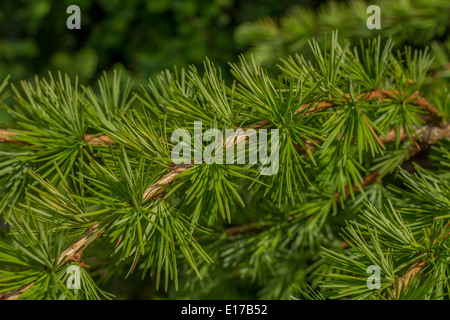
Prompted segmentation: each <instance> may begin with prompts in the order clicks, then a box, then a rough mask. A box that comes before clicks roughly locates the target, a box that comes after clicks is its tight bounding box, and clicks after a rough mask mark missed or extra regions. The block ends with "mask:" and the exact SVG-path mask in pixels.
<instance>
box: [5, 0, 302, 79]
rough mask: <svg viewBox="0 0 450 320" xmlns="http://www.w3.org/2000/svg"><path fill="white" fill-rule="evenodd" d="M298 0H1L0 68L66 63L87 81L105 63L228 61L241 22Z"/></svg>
mask: <svg viewBox="0 0 450 320" xmlns="http://www.w3.org/2000/svg"><path fill="white" fill-rule="evenodd" d="M294 2H295V1H291V0H290V1H287V2H286V1H285V2H284V3H283V4H282V3H280V2H279V1H266V2H265V3H264V4H261V3H260V2H256V3H255V2H254V1H235V0H215V1H199V0H152V1H146V0H131V1H118V0H116V1H89V0H78V1H75V2H74V1H69V0H65V1H60V0H40V1H33V0H26V1H19V2H17V1H9V2H5V1H3V2H2V3H1V4H0V61H1V62H0V73H1V74H11V77H12V79H13V80H14V81H16V80H19V79H25V78H29V77H33V76H34V74H40V75H42V74H44V75H45V74H46V72H47V71H48V70H52V71H54V70H61V71H63V72H64V73H68V74H69V75H71V76H74V75H78V77H79V79H80V81H82V82H83V83H90V82H92V81H93V80H95V79H96V78H97V77H98V75H100V74H101V72H102V71H103V70H111V69H112V68H124V69H127V70H130V72H131V74H132V75H134V76H136V77H139V78H145V77H148V76H150V75H153V74H155V73H157V72H160V70H162V69H165V68H171V67H173V66H174V65H178V66H187V65H190V64H193V63H194V64H201V62H202V60H203V58H204V57H205V56H210V57H214V58H215V60H216V62H217V63H220V64H223V65H225V64H226V63H227V61H229V60H231V59H232V58H233V57H234V56H235V55H236V54H238V53H240V51H241V50H242V47H241V46H239V45H238V44H237V43H236V42H234V41H233V31H234V27H235V26H236V25H238V24H240V23H242V22H244V21H246V20H248V19H255V18H258V17H260V16H263V15H267V14H281V13H283V10H284V6H286V5H292V4H293V3H294ZM70 5H78V6H79V7H80V10H81V30H68V29H67V27H66V20H67V18H68V17H69V14H67V13H66V10H67V7H68V6H70Z"/></svg>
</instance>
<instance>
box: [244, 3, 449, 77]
mask: <svg viewBox="0 0 450 320" xmlns="http://www.w3.org/2000/svg"><path fill="white" fill-rule="evenodd" d="M370 5H377V6H379V8H380V18H381V29H372V30H371V29H368V28H367V26H366V21H367V19H368V18H369V16H370V15H371V14H369V13H367V8H368V6H370ZM449 10H450V7H449V4H448V2H447V1H441V0H432V1H428V0H406V1H389V0H381V1H376V2H367V1H362V0H351V1H342V2H338V1H328V2H326V3H323V4H321V5H320V7H319V8H317V9H315V10H314V9H311V8H310V7H306V6H296V7H293V8H291V9H290V10H289V12H288V13H287V14H286V15H284V16H283V17H281V18H279V19H277V18H276V17H265V18H262V19H259V20H257V21H254V22H245V23H243V24H241V25H240V26H239V27H238V29H237V31H236V39H237V41H239V42H241V43H242V44H245V45H246V46H248V47H250V50H249V54H252V55H253V56H254V57H255V59H257V61H258V62H260V63H262V64H264V65H265V66H267V67H270V66H272V65H273V64H275V63H276V62H277V61H278V59H279V58H280V57H282V58H285V57H288V56H289V55H291V54H294V53H300V52H301V53H302V54H307V51H308V39H310V38H311V37H313V36H314V37H317V36H316V35H323V34H326V33H330V32H331V31H332V30H334V29H339V31H340V36H341V37H342V38H343V39H344V38H348V39H351V40H352V41H353V42H355V43H356V42H359V41H360V39H370V38H373V37H374V36H377V35H379V36H381V37H383V38H388V37H392V38H394V39H395V44H396V46H398V48H402V47H403V46H404V45H411V46H413V47H416V48H423V47H425V46H429V45H430V44H431V49H432V51H433V54H434V55H435V56H436V58H437V59H436V60H435V61H434V66H433V69H436V70H441V69H444V68H445V70H446V71H442V72H441V73H440V74H439V76H442V77H447V78H448V63H449V61H450V60H449V56H448V51H449V49H450V39H449V37H448V35H449ZM318 40H321V41H323V38H321V37H318ZM374 62H375V61H374ZM446 66H447V67H446ZM380 71H381V70H380ZM381 79H382V78H381ZM374 80H375V79H374ZM375 81H376V80H375Z"/></svg>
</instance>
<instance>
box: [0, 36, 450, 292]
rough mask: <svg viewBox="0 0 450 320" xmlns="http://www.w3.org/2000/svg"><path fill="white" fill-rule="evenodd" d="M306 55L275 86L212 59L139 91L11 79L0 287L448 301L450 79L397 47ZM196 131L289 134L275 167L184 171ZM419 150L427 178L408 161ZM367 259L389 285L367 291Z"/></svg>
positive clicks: (324, 49)
mask: <svg viewBox="0 0 450 320" xmlns="http://www.w3.org/2000/svg"><path fill="white" fill-rule="evenodd" d="M330 38H331V40H330ZM309 44H310V51H311V52H310V53H309V54H308V55H309V56H311V57H312V58H311V59H307V58H306V57H305V56H303V55H296V56H295V57H292V58H289V59H286V60H282V62H281V64H280V66H279V72H278V74H277V75H276V76H272V75H271V73H269V72H268V71H267V70H266V69H264V68H262V67H261V66H260V65H258V63H257V62H255V60H250V59H245V58H242V57H241V59H240V62H239V63H234V64H231V66H230V69H231V73H232V74H233V77H234V79H233V81H232V82H229V81H226V80H224V79H223V78H222V73H221V72H222V71H221V70H220V68H217V67H215V66H214V64H213V63H212V62H210V61H209V60H206V61H205V62H204V68H203V69H199V68H196V67H194V66H193V67H191V68H189V69H188V70H184V69H181V70H180V69H175V70H174V71H165V72H163V73H161V74H160V76H159V77H157V78H156V79H153V80H151V79H150V80H149V81H148V83H147V84H144V85H142V86H141V87H140V88H139V89H138V90H134V89H133V85H132V83H131V82H130V81H129V80H128V78H127V77H123V76H122V75H121V74H120V73H114V75H113V77H112V79H108V75H106V74H105V75H104V76H103V77H102V78H101V79H100V81H99V84H98V86H97V87H94V88H92V87H90V86H86V87H85V86H79V85H78V82H77V80H76V79H75V80H70V77H68V76H62V75H61V74H58V75H57V76H51V75H50V76H49V77H47V78H38V77H37V78H36V80H35V82H34V83H31V82H28V81H24V82H22V84H21V88H17V87H16V86H11V93H12V95H13V96H14V98H15V102H14V103H6V104H5V105H4V108H5V109H6V110H7V111H8V113H9V115H10V116H11V117H12V119H13V124H11V125H10V126H9V127H8V129H9V131H8V132H9V134H12V133H13V132H15V133H18V135H14V136H13V138H14V139H15V140H14V142H15V144H12V145H6V144H5V149H6V150H5V151H2V153H1V156H2V158H1V159H0V160H1V162H0V165H1V166H2V167H1V168H2V173H3V176H2V177H1V179H2V182H5V183H4V184H2V185H1V186H0V198H1V199H3V200H2V202H1V204H2V207H1V209H2V210H1V212H2V217H3V218H4V219H5V221H6V226H7V228H6V230H5V231H4V235H3V236H2V238H1V241H0V246H1V248H2V251H1V253H0V267H1V268H0V270H2V271H1V273H0V285H1V287H0V292H1V293H4V294H6V295H8V294H9V293H8V291H10V290H13V289H15V288H19V287H21V286H24V285H28V284H32V286H31V288H30V289H28V290H26V291H25V293H24V294H23V295H20V298H24V299H25V298H34V299H48V298H51V299H62V298H67V299H69V298H77V299H80V298H81V299H97V298H110V297H111V296H110V295H108V294H106V293H105V292H103V291H102V290H103V289H99V287H97V284H100V283H101V284H103V285H102V286H101V287H102V288H105V287H108V283H109V282H111V281H112V279H116V278H124V277H128V278H133V277H134V276H135V275H136V274H138V276H140V278H142V279H144V280H143V281H149V280H147V279H148V278H150V279H151V280H150V281H151V282H153V283H154V285H156V287H157V288H160V287H164V291H165V292H167V293H164V292H160V293H159V294H160V295H162V296H165V297H170V298H189V297H190V298H209V299H212V298H225V297H229V298H235V299H236V298H248V297H251V298H255V297H256V298H266V299H287V298H289V297H291V296H299V295H300V296H301V297H304V298H308V299H311V298H341V297H346V298H355V299H358V298H370V299H387V298H391V299H392V298H401V299H403V298H405V299H406V298H421V299H422V298H423V299H430V298H432V299H437V298H444V297H445V298H447V295H448V283H447V281H448V280H447V278H448V277H447V273H448V263H447V259H448V248H447V241H448V240H447V232H446V226H447V225H448V217H449V207H450V204H449V201H448V199H449V194H450V189H449V184H448V181H449V180H448V179H449V177H450V176H449V172H448V167H449V154H448V134H447V135H445V134H442V133H440V132H441V131H438V130H444V129H445V128H446V127H444V126H445V124H446V121H447V120H448V118H446V116H447V115H448V110H449V107H448V84H447V83H445V82H444V81H442V82H441V83H439V82H437V81H436V79H435V78H433V76H432V75H431V74H430V73H429V72H428V71H429V68H430V66H431V61H432V57H430V55H429V52H428V51H426V50H423V51H419V50H411V49H410V48H408V47H407V48H405V49H404V50H402V51H398V52H395V51H394V43H393V41H392V40H391V39H389V40H387V41H383V40H382V39H381V38H375V39H373V40H371V41H370V42H367V43H364V42H363V43H361V44H359V45H357V46H354V45H352V44H351V42H349V41H342V42H341V41H339V39H338V35H337V33H333V34H332V35H331V37H328V40H327V44H326V45H323V46H322V45H321V44H320V43H319V42H318V41H316V40H313V39H311V41H310V42H309ZM441 85H442V87H443V88H441V89H436V88H438V87H440V86H441ZM6 88H7V86H6V85H3V86H2V89H3V90H6ZM424 101H427V102H428V103H429V104H433V105H435V106H436V110H432V109H430V108H429V105H428V104H425V102H424ZM427 108H428V109H427ZM430 111H431V115H432V116H434V117H435V118H436V117H438V118H439V119H441V120H442V128H441V127H440V126H439V125H441V124H439V125H437V124H433V121H432V120H430V119H429V118H427V117H425V116H426V115H427V113H430ZM428 115H429V114H428ZM431 118H433V117H431ZM197 120H202V121H203V123H202V125H203V127H202V130H203V132H204V131H205V130H207V129H210V128H218V129H226V128H233V129H234V128H248V127H250V126H253V127H254V128H257V129H260V128H267V129H272V128H275V129H278V130H279V132H280V135H279V136H280V141H279V147H280V151H279V164H280V166H279V170H278V172H277V173H276V174H275V175H272V176H269V175H266V176H264V175H261V173H260V169H261V165H260V164H244V165H239V164H235V165H229V164H218V163H215V164H212V165H208V164H206V163H202V164H194V165H192V166H187V165H184V166H183V165H178V166H177V165H173V164H172V160H171V150H172V148H173V147H174V145H175V144H176V142H174V141H172V140H171V139H170V136H171V133H172V132H173V131H174V130H176V129H181V128H183V129H186V130H188V132H190V133H191V135H192V134H193V133H194V130H195V129H197V128H196V127H195V124H194V121H197ZM433 125H434V127H433ZM430 126H432V129H433V130H435V131H433V132H438V133H436V134H435V137H434V139H435V141H433V140H432V139H431V140H430V139H429V138H427V136H426V135H425V134H424V133H423V132H424V131H426V130H427V128H430ZM447 128H448V127H447ZM447 130H448V129H447ZM393 133H394V137H392V134H393ZM271 137H272V136H269V145H270V142H271V141H270V140H271ZM437 140H442V141H441V142H440V143H439V144H438V145H437V147H435V148H434V149H432V150H429V149H427V148H428V144H434V143H436V142H437ZM430 141H431V142H430ZM5 142H7V141H5ZM20 143H22V144H20ZM206 147H207V146H206V143H205V142H203V145H202V149H204V148H206ZM417 147H420V148H422V150H428V152H430V153H432V159H433V161H434V162H433V163H436V166H437V168H434V167H433V168H432V169H433V170H434V171H433V172H432V171H431V170H429V169H421V168H419V167H418V166H416V167H415V171H416V173H415V174H410V173H407V172H405V170H403V169H401V168H400V165H401V164H402V163H404V162H405V161H406V160H407V159H409V158H410V157H412V156H414V154H415V152H413V151H416V148H417ZM247 151H248V150H247ZM97 238H98V239H97ZM343 243H345V244H343ZM348 246H349V247H348ZM3 248H4V249H3ZM73 248H77V249H76V251H75V252H72V253H71V251H70V250H72V249H73ZM99 248H100V249H99ZM67 250H69V251H67ZM89 257H92V258H95V259H97V261H96V263H95V264H94V266H93V267H92V268H87V267H86V264H85V263H88V262H87V260H88V258H89ZM94 262H95V261H94ZM419 262H420V263H421V264H420V268H418V269H419V271H418V273H419V275H420V276H418V277H414V279H413V280H411V281H409V282H408V283H406V282H405V281H403V280H401V279H404V278H402V276H403V275H404V274H405V272H406V273H407V272H408V270H409V268H411V266H414V264H416V263H419ZM70 265H75V266H77V267H79V268H80V269H81V289H79V291H77V289H74V290H72V289H70V288H68V287H67V281H68V273H67V267H68V266H70ZM369 265H377V266H379V267H380V269H381V273H382V281H381V289H377V290H369V289H368V288H367V286H366V280H367V278H368V276H369V275H368V274H367V272H366V269H367V267H368V266H369ZM417 265H418V264H417ZM414 270H415V269H414ZM425 275H429V276H425ZM146 277H148V278H146ZM105 279H106V280H107V281H105ZM94 281H95V282H94ZM292 284H295V286H292ZM394 287H395V288H397V289H398V290H397V291H398V292H396V291H395V290H394V289H395V288H394ZM243 288H244V289H243ZM296 288H297V289H298V291H297V289H296ZM405 288H406V289H405ZM401 289H405V290H401ZM224 291H226V292H228V293H226V294H224ZM1 293H0V294H1ZM3 296H4V295H3ZM0 297H1V296H0Z"/></svg>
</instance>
